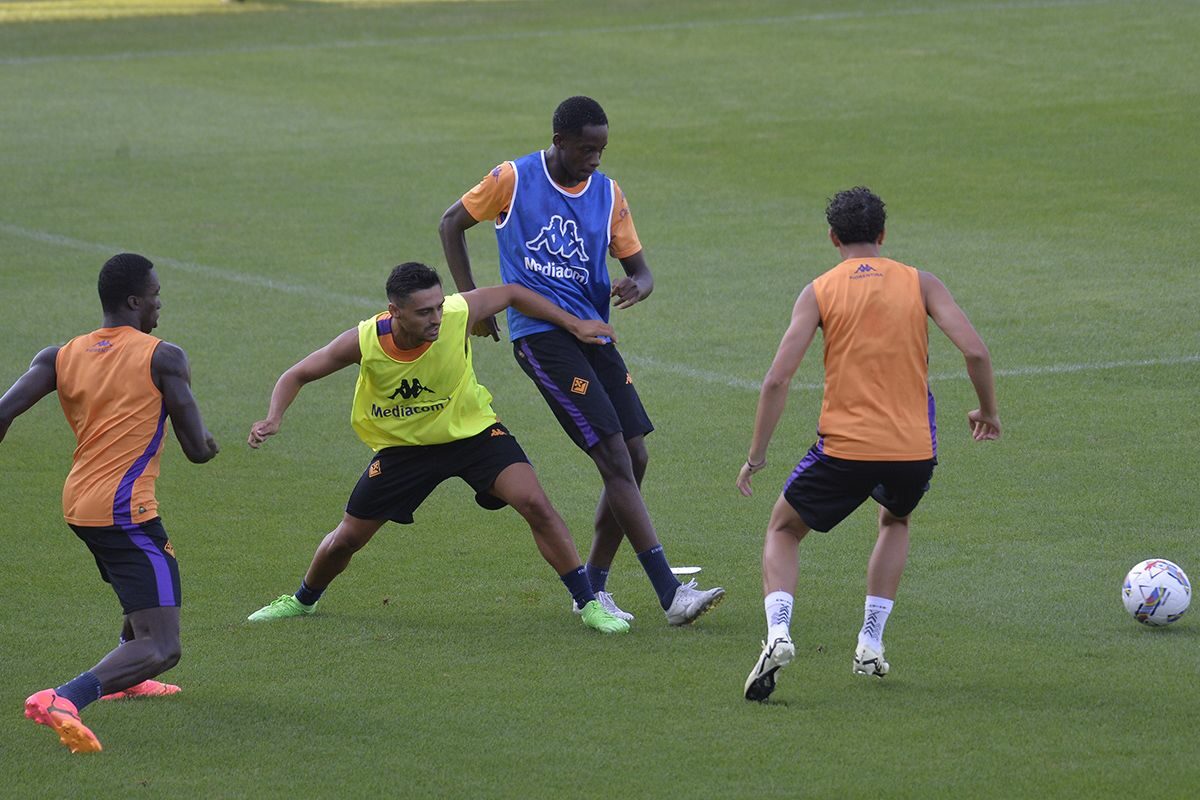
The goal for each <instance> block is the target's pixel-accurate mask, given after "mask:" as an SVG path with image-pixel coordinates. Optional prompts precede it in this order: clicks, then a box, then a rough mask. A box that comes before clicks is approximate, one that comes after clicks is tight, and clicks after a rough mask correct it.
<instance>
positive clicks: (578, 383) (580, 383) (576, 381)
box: [571, 378, 588, 394]
mask: <svg viewBox="0 0 1200 800" xmlns="http://www.w3.org/2000/svg"><path fill="white" fill-rule="evenodd" d="M587 390H588V382H587V381H585V380H584V379H583V378H573V379H572V380H571V391H572V392H574V393H575V394H587Z"/></svg>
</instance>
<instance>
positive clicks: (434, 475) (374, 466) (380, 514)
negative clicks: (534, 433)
mask: <svg viewBox="0 0 1200 800" xmlns="http://www.w3.org/2000/svg"><path fill="white" fill-rule="evenodd" d="M528 463H529V459H528V458H526V457H525V451H524V450H522V449H521V445H519V444H517V440H516V439H515V438H514V437H513V436H512V435H511V434H509V432H508V429H507V428H505V427H504V426H503V425H501V424H500V423H498V422H497V423H496V424H494V425H491V426H489V427H487V428H485V429H484V430H483V431H481V432H480V433H477V434H475V435H474V436H472V437H470V438H468V439H459V440H458V441H456V442H447V443H445V444H429V445H412V446H408V447H387V448H384V449H383V450H380V451H379V452H378V453H376V454H375V456H374V458H372V459H371V463H370V464H368V465H367V468H366V470H365V471H364V472H363V474H362V477H360V478H359V479H358V484H357V485H356V486H355V487H354V491H353V492H351V493H350V500H349V501H348V502H347V503H346V513H347V514H349V515H350V516H352V517H358V518H359V519H390V520H392V521H393V522H399V523H401V524H404V525H408V524H411V523H412V521H413V512H414V511H416V510H417V507H418V506H420V505H421V503H423V502H425V498H426V497H429V495H430V493H431V492H432V491H433V490H434V489H436V488H437V485H438V484H439V483H441V482H442V481H444V480H447V479H448V478H454V477H458V478H462V479H463V480H464V481H466V482H467V483H468V484H470V485H471V488H472V489H474V490H475V502H476V503H478V504H479V505H480V506H482V507H483V508H486V509H488V510H490V511H494V510H496V509H498V508H504V506H506V505H508V504H507V503H505V502H504V501H503V500H501V499H500V498H499V497H496V496H495V495H494V494H492V493H491V488H492V484H494V483H495V482H496V478H497V476H499V475H500V473H501V472H503V471H504V469H505V468H506V467H508V466H509V465H511V464H528Z"/></svg>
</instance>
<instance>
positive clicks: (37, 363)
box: [0, 347, 58, 442]
mask: <svg viewBox="0 0 1200 800" xmlns="http://www.w3.org/2000/svg"><path fill="white" fill-rule="evenodd" d="M57 358H58V347H47V348H45V349H43V350H42V351H41V352H39V353H38V354H37V355H36V356H34V357H33V361H32V362H30V364H29V369H27V370H26V371H25V374H24V375H22V376H21V377H19V378H17V382H16V383H14V384H13V385H12V387H11V388H10V389H9V390H8V391H7V392H5V393H4V396H3V397H0V442H2V441H4V435H5V434H6V433H8V426H9V425H12V422H13V420H14V419H16V418H17V417H19V416H21V415H22V414H24V413H25V412H26V411H28V410H29V409H31V408H33V407H34V405H36V404H37V402H38V401H39V400H41V399H42V398H43V397H45V396H46V395H48V394H50V393H51V392H53V391H54V390H55V388H56V387H57V386H58V383H57V374H56V372H55V366H54V362H55V359H57Z"/></svg>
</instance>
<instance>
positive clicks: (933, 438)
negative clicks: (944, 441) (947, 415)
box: [925, 387, 937, 458]
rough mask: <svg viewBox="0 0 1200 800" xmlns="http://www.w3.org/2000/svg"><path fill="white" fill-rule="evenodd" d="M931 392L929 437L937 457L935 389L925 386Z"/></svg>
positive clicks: (934, 454)
mask: <svg viewBox="0 0 1200 800" xmlns="http://www.w3.org/2000/svg"><path fill="white" fill-rule="evenodd" d="M925 391H926V392H928V393H929V438H930V440H931V442H932V444H933V457H934V458H937V403H935V402H934V401H933V390H932V389H930V388H929V387H926V388H925Z"/></svg>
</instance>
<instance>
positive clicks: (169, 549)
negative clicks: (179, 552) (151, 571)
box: [163, 539, 175, 558]
mask: <svg viewBox="0 0 1200 800" xmlns="http://www.w3.org/2000/svg"><path fill="white" fill-rule="evenodd" d="M163 552H164V553H166V554H167V555H169V556H170V557H171V558H175V545H173V544H171V540H170V539H167V543H166V544H164V545H163Z"/></svg>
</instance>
